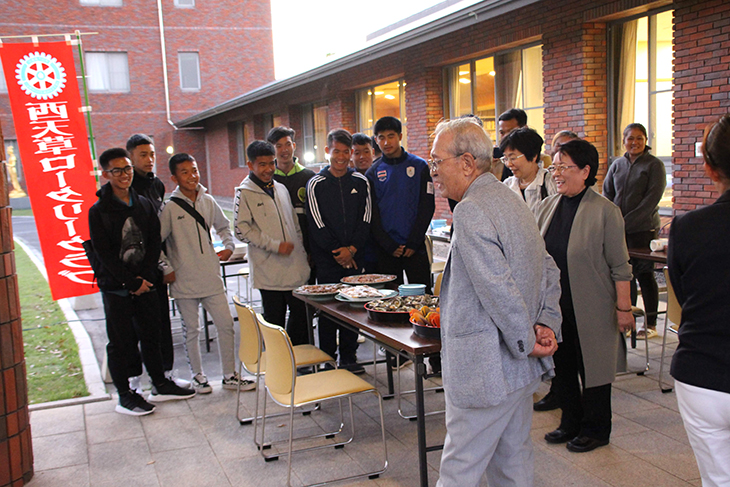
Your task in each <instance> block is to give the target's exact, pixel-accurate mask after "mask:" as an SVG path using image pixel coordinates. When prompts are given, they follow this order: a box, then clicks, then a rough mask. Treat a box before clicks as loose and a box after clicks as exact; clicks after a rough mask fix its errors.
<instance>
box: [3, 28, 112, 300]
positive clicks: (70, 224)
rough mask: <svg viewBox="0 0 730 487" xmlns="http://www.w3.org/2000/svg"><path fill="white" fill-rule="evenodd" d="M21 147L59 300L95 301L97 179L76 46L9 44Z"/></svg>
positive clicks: (8, 70)
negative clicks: (91, 253)
mask: <svg viewBox="0 0 730 487" xmlns="http://www.w3.org/2000/svg"><path fill="white" fill-rule="evenodd" d="M0 58H1V59H2V63H3V70H4V72H5V80H6V82H7V86H8V94H9V95H10V106H11V108H12V111H13V121H14V122H15V133H16V135H17V138H18V148H19V149H20V155H21V158H22V161H23V171H25V174H26V181H27V186H28V195H29V196H30V203H31V206H32V208H33V215H34V217H35V223H36V228H37V229H38V236H39V237H40V242H41V250H42V251H43V260H44V261H45V264H46V271H47V273H48V281H49V284H50V286H51V294H52V295H53V299H61V298H68V297H73V296H81V295H84V294H91V293H94V292H97V291H98V288H96V287H95V286H93V282H94V273H93V271H92V270H91V266H90V265H89V261H88V260H87V258H86V254H85V253H84V249H83V247H82V246H81V244H82V242H83V241H84V240H87V239H88V238H89V221H88V214H89V208H90V207H91V205H93V204H94V202H95V201H96V199H97V198H96V179H95V178H94V175H93V164H92V161H91V153H90V150H89V139H88V135H87V131H86V124H85V123H84V114H83V112H82V104H81V95H80V92H79V86H78V82H77V80H76V68H75V66H74V55H73V46H72V45H71V43H70V42H45V43H39V44H37V45H33V44H2V45H0Z"/></svg>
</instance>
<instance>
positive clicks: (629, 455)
mask: <svg viewBox="0 0 730 487" xmlns="http://www.w3.org/2000/svg"><path fill="white" fill-rule="evenodd" d="M28 223H29V222H27V221H24V220H17V221H16V219H15V218H14V219H13V224H14V227H15V234H16V236H21V237H22V238H24V240H25V241H26V242H29V245H31V246H32V245H33V244H32V241H33V235H32V234H33V233H34V231H33V230H34V226H33V228H29V225H28ZM31 223H32V222H31ZM230 284H231V286H233V288H234V289H235V284H234V281H231V283H230ZM78 313H79V316H80V318H81V319H82V321H83V323H84V327H85V328H86V329H87V331H88V332H89V335H90V337H91V341H92V343H93V348H94V350H95V355H96V356H97V357H98V358H99V359H101V357H102V354H103V348H104V345H105V343H106V336H105V333H104V325H103V323H104V322H103V311H101V310H100V308H96V309H89V310H84V311H78ZM661 322H662V319H661V318H660V333H661V332H662V330H661ZM173 323H174V324H173V326H174V327H175V328H176V329H179V324H176V323H177V321H174V322H173ZM174 338H175V353H176V364H175V365H176V368H177V369H178V371H179V373H180V375H181V376H183V377H189V372H188V371H187V365H186V363H185V360H184V356H185V354H184V351H183V349H182V337H181V334H180V333H179V332H176V333H175V335H174ZM668 342H669V346H668V350H669V354H668V357H667V359H665V363H666V364H667V365H668V364H669V361H670V357H671V351H673V350H674V348H675V346H676V337H675V336H674V335H673V334H670V335H669V339H668ZM649 345H650V357H651V369H650V371H649V372H648V373H647V374H646V375H644V376H637V375H635V374H629V375H624V376H621V377H619V378H617V380H616V382H615V384H614V388H613V395H612V409H613V413H614V414H613V418H614V421H613V433H612V436H611V444H610V445H609V446H607V447H604V448H599V449H597V450H595V451H593V452H590V453H584V454H575V453H571V452H568V451H567V450H566V449H565V447H564V446H563V445H548V444H547V443H545V441H544V440H543V438H542V437H543V436H544V434H545V433H547V432H548V431H551V430H552V429H554V428H555V427H556V426H557V424H558V421H559V415H558V412H556V411H552V412H546V413H535V414H534V415H533V425H532V437H533V443H534V447H535V485H536V486H544V487H549V486H556V487H558V486H560V487H563V486H571V485H572V486H586V487H589V486H597V487H598V486H617V487H618V486H631V487H643V486H647V487H649V486H652V487H654V486H663V487H673V486H688V485H690V486H699V485H701V482H700V480H699V472H698V470H697V466H696V464H695V460H694V456H693V454H692V450H691V448H690V446H689V443H688V441H687V437H686V434H685V432H684V428H683V426H682V421H681V418H680V416H679V413H678V412H677V401H676V396H675V394H674V393H669V394H662V393H661V392H660V390H659V386H658V371H659V356H660V352H661V335H660V337H658V338H654V339H652V340H651V341H650V344H649ZM368 355H369V356H372V345H371V344H370V343H365V344H363V345H362V346H361V349H360V351H359V356H360V358H361V359H362V358H365V357H367V356H368ZM203 356H204V367H205V369H206V372H207V373H208V375H209V378H210V379H211V381H212V383H213V384H214V392H213V393H212V394H210V395H201V396H197V397H195V398H193V399H190V400H187V401H180V402H174V403H163V404H161V405H159V406H158V408H157V411H156V412H155V413H154V414H152V415H150V416H145V417H142V418H136V417H130V416H123V415H120V414H117V413H115V412H114V407H115V405H116V396H113V399H112V400H105V401H99V402H93V403H86V404H76V405H71V406H65V407H58V408H50V409H39V410H34V411H32V412H31V428H32V433H33V451H34V460H35V463H34V468H35V477H34V478H33V480H32V481H31V482H30V483H29V484H28V485H29V487H46V486H51V487H57V486H64V485H68V486H74V487H76V486H80V487H83V486H94V487H97V486H98V487H102V486H103V487H111V486H124V487H128V486H130V485H134V486H174V487H185V486H195V487H199V486H215V487H218V486H256V487H258V486H269V485H270V486H282V485H284V482H285V479H286V461H281V460H280V461H278V462H272V463H265V462H264V461H263V459H262V458H261V457H260V456H259V454H258V451H257V450H256V448H255V447H254V445H253V442H252V439H251V437H252V426H241V425H239V423H238V421H237V419H236V418H235V416H234V414H235V401H236V400H235V397H236V395H235V392H232V391H226V390H223V389H221V388H220V385H219V384H220V382H219V380H220V369H219V367H218V365H217V364H218V356H217V349H216V346H215V344H213V347H212V351H211V353H204V354H203ZM643 362H644V358H643V348H642V343H640V344H639V348H638V349H637V350H632V351H630V355H629V363H630V366H631V367H632V369H640V368H642V366H643ZM367 372H368V375H366V376H364V377H366V378H367V379H368V380H372V379H373V370H372V366H369V367H367ZM664 376H665V380H669V381H670V382H671V378H670V377H669V376H668V373H667V372H666V368H665V373H664ZM403 377H404V384H412V381H413V371H412V368H411V367H410V366H409V367H406V368H404V369H403ZM216 381H218V382H216ZM377 383H378V386H379V390H380V391H381V392H385V370H384V368H383V366H382V365H381V366H379V367H378V374H377ZM547 388H548V386H547V384H543V385H541V388H540V390H539V391H538V394H537V395H536V398H537V397H541V396H542V395H543V394H544V393H545V392H546V391H547ZM111 389H113V387H112V388H111ZM426 401H427V409H428V410H435V409H440V408H443V394H436V393H430V394H427V397H426ZM241 405H242V414H250V413H251V412H252V410H253V405H254V393H253V392H247V393H243V394H242V401H241ZM384 407H385V415H386V418H385V422H386V429H387V444H388V453H389V460H390V466H389V468H388V470H387V471H386V472H385V473H384V474H383V475H382V476H381V477H380V478H379V479H376V480H370V481H368V480H363V481H360V482H356V483H350V484H349V485H362V486H416V485H419V484H418V461H417V448H416V425H415V423H413V422H410V421H407V420H404V419H402V418H401V417H400V416H399V415H398V413H397V405H396V402H395V401H394V400H390V401H386V402H385V403H384ZM404 407H405V408H406V409H407V411H406V412H408V411H413V410H414V405H413V402H412V398H406V399H405V402H404ZM377 411H378V410H377V404H376V402H375V401H374V399H372V398H361V399H360V400H358V401H357V402H356V403H355V420H356V424H357V428H358V430H357V435H356V438H355V440H354V442H353V443H351V444H350V445H347V446H346V447H345V448H344V449H341V450H334V449H326V450H320V451H318V452H313V453H304V454H300V455H296V456H295V457H294V461H293V481H292V482H293V485H302V484H305V483H311V482H314V481H319V480H326V479H328V478H331V477H334V476H338V475H351V474H353V473H355V472H362V471H363V469H371V468H374V467H375V466H376V465H377V459H378V455H379V451H380V443H379V437H378V434H379V429H378V426H377V414H378V413H377ZM336 416H337V409H336V408H335V407H333V405H326V406H324V407H323V408H322V410H321V411H318V412H315V413H313V414H312V415H311V416H306V417H303V416H297V417H296V418H295V427H296V431H297V432H298V433H299V434H311V433H314V432H321V431H324V430H325V429H328V428H330V427H331V426H332V424H333V422H334V421H336ZM269 424H270V426H272V427H271V428H270V429H268V430H267V431H269V433H270V434H271V435H272V436H274V437H275V438H283V437H284V436H285V435H286V428H285V427H284V424H285V420H282V419H281V418H279V419H278V420H273V421H272V422H271V423H269ZM426 426H427V436H428V442H429V444H435V443H441V442H442V441H443V438H444V435H445V428H444V424H443V415H435V416H431V417H428V418H427V421H426ZM440 456H441V453H440V452H432V453H429V454H428V462H429V478H430V485H435V483H436V479H437V476H438V466H439V461H440ZM483 485H486V482H483Z"/></svg>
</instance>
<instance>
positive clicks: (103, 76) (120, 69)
mask: <svg viewBox="0 0 730 487" xmlns="http://www.w3.org/2000/svg"><path fill="white" fill-rule="evenodd" d="M84 57H85V58H86V73H87V76H88V85H89V91H95V92H102V93H104V92H105V93H124V92H128V91H129V66H128V64H127V53H126V52H87V53H86V55H85V56H84Z"/></svg>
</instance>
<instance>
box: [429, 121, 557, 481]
mask: <svg viewBox="0 0 730 487" xmlns="http://www.w3.org/2000/svg"><path fill="white" fill-rule="evenodd" d="M435 137H436V138H435V140H434V143H433V149H432V151H431V160H430V161H429V166H430V168H431V175H432V176H433V180H434V183H435V184H436V186H437V187H438V188H439V190H440V191H441V196H444V197H447V198H452V199H455V200H457V201H459V204H458V205H457V206H456V209H455V210H454V226H455V228H456V231H455V234H454V235H452V239H451V252H450V254H449V258H448V260H447V262H446V269H445V271H444V278H443V284H442V287H441V339H442V348H441V351H442V357H443V380H444V389H445V392H446V430H447V431H446V441H445V445H444V452H443V455H442V457H441V472H440V479H439V482H438V484H437V485H439V486H442V487H452V486H453V487H456V486H458V487H470V486H477V485H479V482H480V479H481V477H482V475H483V474H484V472H485V471H486V473H487V479H488V481H489V485H490V487H502V486H519V487H527V486H531V485H533V477H534V459H533V452H532V443H531V441H530V435H529V434H530V426H531V424H532V394H533V393H534V392H535V390H536V389H537V387H538V385H539V383H540V380H541V379H542V378H546V377H549V376H552V375H553V361H552V357H551V356H552V354H553V353H555V350H557V341H558V338H556V335H558V336H559V335H560V323H561V316H560V307H559V299H560V284H559V271H558V269H557V267H556V266H555V262H553V259H552V258H551V257H550V256H549V255H548V254H547V252H546V251H545V244H544V243H543V239H542V237H540V233H539V231H538V228H537V225H536V223H535V218H534V217H533V216H532V213H531V212H530V210H529V209H528V208H527V206H526V205H525V204H524V202H523V201H521V199H520V197H519V196H517V194H515V193H514V192H513V191H512V190H510V189H509V188H508V187H507V186H505V185H504V184H502V183H500V182H499V181H498V180H497V179H496V178H495V177H494V176H493V175H492V174H491V173H490V172H489V169H490V165H491V161H492V142H491V140H490V139H489V136H488V135H487V134H486V132H484V130H483V129H482V128H481V127H480V126H478V125H477V124H475V123H474V122H472V121H471V120H469V119H456V120H451V121H445V122H441V123H440V124H439V125H438V126H437V127H436V132H435Z"/></svg>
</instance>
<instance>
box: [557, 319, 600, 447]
mask: <svg viewBox="0 0 730 487" xmlns="http://www.w3.org/2000/svg"><path fill="white" fill-rule="evenodd" d="M562 311H563V324H562V329H563V342H562V343H560V345H559V346H558V351H557V352H555V355H553V359H554V360H555V377H554V378H553V384H552V385H553V390H554V392H555V394H557V396H558V401H559V404H560V408H561V409H562V410H563V415H562V417H561V419H560V428H562V429H564V430H565V431H567V432H569V433H574V434H575V435H576V436H587V437H589V438H595V439H597V440H607V439H609V437H610V436H611V384H610V383H609V384H605V385H602V386H597V387H583V388H582V390H581V382H579V378H580V381H582V383H583V384H585V368H584V366H583V354H582V353H581V348H580V341H579V339H578V329H577V325H576V322H575V314H574V313H573V310H572V309H570V310H562Z"/></svg>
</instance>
